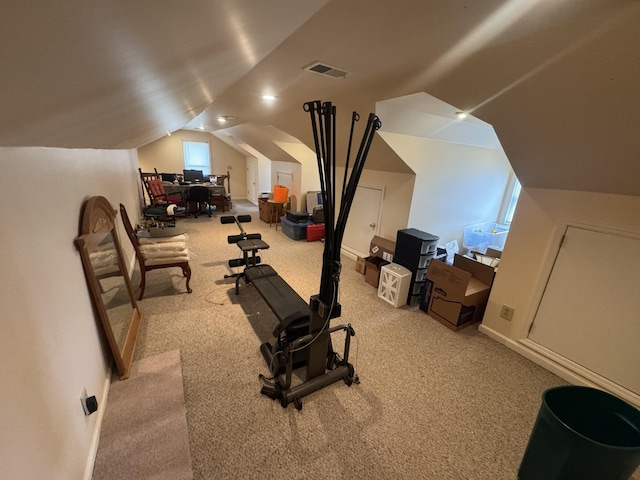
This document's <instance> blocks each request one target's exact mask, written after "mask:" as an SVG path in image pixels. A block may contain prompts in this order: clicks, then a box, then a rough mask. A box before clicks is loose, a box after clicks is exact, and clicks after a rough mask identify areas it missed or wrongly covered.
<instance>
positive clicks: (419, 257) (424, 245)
mask: <svg viewBox="0 0 640 480" xmlns="http://www.w3.org/2000/svg"><path fill="white" fill-rule="evenodd" d="M439 240H440V237H438V236H437V235H433V234H431V233H427V232H423V231H421V230H417V229H415V228H407V229H405V230H398V235H397V237H396V251H395V254H394V255H393V262H394V263H398V264H400V265H402V266H403V267H405V268H407V269H409V270H410V271H411V285H410V286H409V294H408V296H407V305H418V304H419V303H420V300H421V298H422V296H423V294H424V288H425V285H426V282H427V269H428V268H429V263H430V262H431V259H432V258H433V257H434V256H435V255H436V250H437V246H438V241H439Z"/></svg>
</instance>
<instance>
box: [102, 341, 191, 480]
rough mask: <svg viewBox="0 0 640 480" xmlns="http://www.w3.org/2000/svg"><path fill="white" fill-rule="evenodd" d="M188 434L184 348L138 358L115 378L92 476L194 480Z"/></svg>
mask: <svg viewBox="0 0 640 480" xmlns="http://www.w3.org/2000/svg"><path fill="white" fill-rule="evenodd" d="M188 435H189V434H188V431H187V419H186V410H185V405H184V390H183V386H182V368H181V362H180V351H179V350H173V351H170V352H166V353H163V354H160V355H156V356H154V357H149V358H145V359H143V360H139V361H137V362H134V364H133V366H132V371H131V376H130V377H129V379H127V380H119V379H117V378H115V377H114V379H113V380H112V382H111V387H110V389H109V397H108V400H107V407H106V410H105V414H104V419H103V422H102V429H101V432H100V443H99V446H98V453H97V456H96V461H95V466H94V470H93V479H94V480H113V479H118V480H124V479H131V480H145V479H165V478H166V479H175V480H187V479H191V478H193V469H192V466H191V454H190V451H189V436H188Z"/></svg>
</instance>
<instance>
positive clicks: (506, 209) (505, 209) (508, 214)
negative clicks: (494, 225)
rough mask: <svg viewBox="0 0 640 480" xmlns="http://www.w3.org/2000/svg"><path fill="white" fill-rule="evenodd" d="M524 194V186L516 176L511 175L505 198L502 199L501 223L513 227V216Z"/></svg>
mask: <svg viewBox="0 0 640 480" xmlns="http://www.w3.org/2000/svg"><path fill="white" fill-rule="evenodd" d="M521 192H522V185H521V184H520V181H519V180H518V178H517V177H516V176H515V174H513V173H512V174H511V176H510V178H509V182H508V183H507V187H506V188H505V193H504V198H503V199H502V207H501V208H500V218H499V223H502V224H504V225H511V222H512V221H513V214H514V213H515V211H516V205H517V204H518V198H519V197H520V193H521Z"/></svg>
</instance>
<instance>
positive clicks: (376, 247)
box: [364, 235, 396, 288]
mask: <svg viewBox="0 0 640 480" xmlns="http://www.w3.org/2000/svg"><path fill="white" fill-rule="evenodd" d="M395 249H396V242H394V241H393V240H387V239H386V238H382V237H378V236H377V235H376V236H374V237H373V238H372V239H371V243H370V244H369V256H368V257H366V258H365V259H364V263H365V272H364V281H365V282H367V283H368V284H369V285H371V286H373V287H376V288H378V283H379V282H380V269H381V268H382V266H383V265H387V264H389V263H391V262H392V261H393V252H395Z"/></svg>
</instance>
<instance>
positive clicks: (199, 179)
mask: <svg viewBox="0 0 640 480" xmlns="http://www.w3.org/2000/svg"><path fill="white" fill-rule="evenodd" d="M182 173H183V174H184V181H185V182H191V183H204V175H203V174H202V170H183V171H182Z"/></svg>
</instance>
